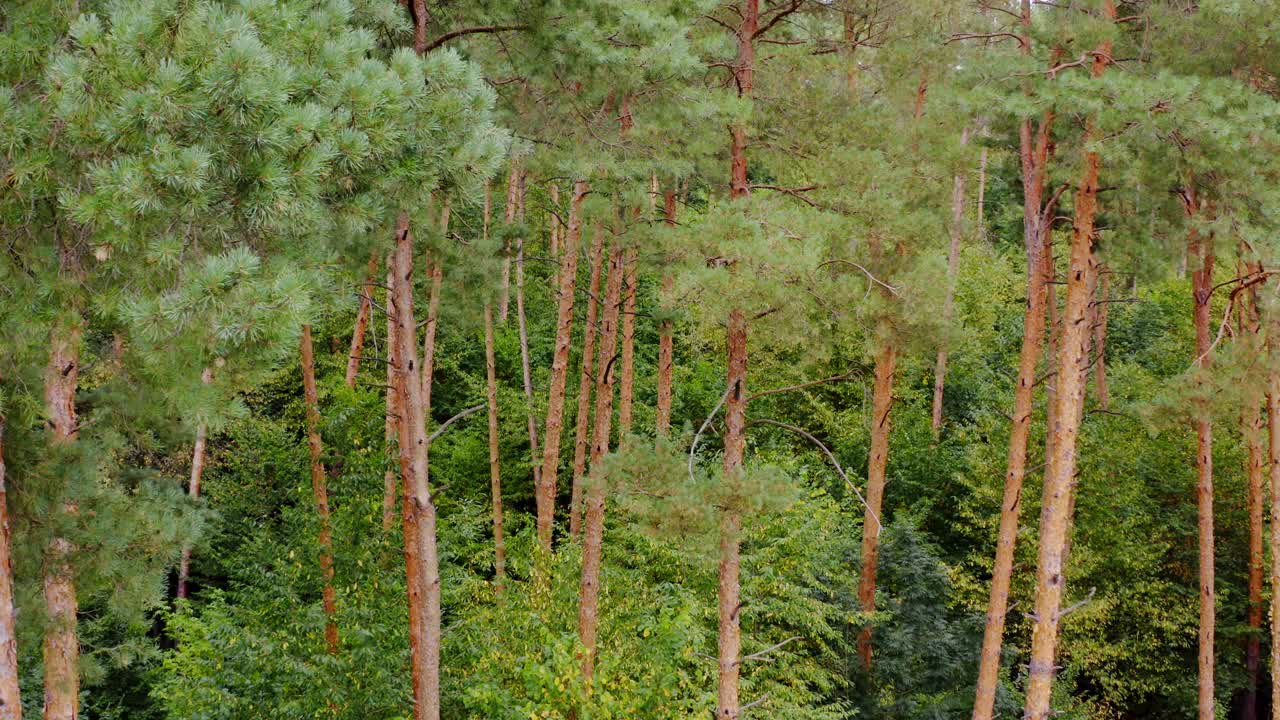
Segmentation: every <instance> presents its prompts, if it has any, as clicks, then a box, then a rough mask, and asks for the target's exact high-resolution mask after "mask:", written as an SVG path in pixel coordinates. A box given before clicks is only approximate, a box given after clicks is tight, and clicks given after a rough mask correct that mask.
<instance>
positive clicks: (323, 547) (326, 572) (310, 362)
mask: <svg viewBox="0 0 1280 720" xmlns="http://www.w3.org/2000/svg"><path fill="white" fill-rule="evenodd" d="M301 351H302V353H301V354H302V387H303V395H304V397H305V399H306V405H307V448H308V450H310V452H311V493H312V495H313V496H314V497H315V501H316V516H317V517H318V518H319V520H320V535H319V538H318V540H317V544H318V545H319V549H320V573H321V575H322V576H323V577H324V591H323V594H324V616H325V626H324V641H325V646H326V647H327V648H328V649H329V653H330V654H336V653H337V652H338V620H337V614H338V603H337V595H336V593H335V591H334V588H333V531H332V530H331V529H330V527H329V482H328V478H327V477H326V476H325V472H324V463H323V461H322V460H321V457H322V455H323V454H324V449H323V447H322V445H321V441H320V399H319V395H318V393H317V392H316V366H315V354H314V352H313V351H312V348H311V326H310V325H303V326H302V348H301Z"/></svg>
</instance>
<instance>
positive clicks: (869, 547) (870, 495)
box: [858, 339, 898, 668]
mask: <svg viewBox="0 0 1280 720" xmlns="http://www.w3.org/2000/svg"><path fill="white" fill-rule="evenodd" d="M882 343H883V344H882V345H881V346H880V352H879V353H878V354H877V355H876V365H875V379H876V382H875V389H874V391H873V392H872V396H871V454H870V456H869V457H868V458H867V508H866V513H865V516H864V519H863V521H862V576H861V578H860V580H859V582H858V604H859V606H860V607H861V608H862V611H863V612H865V613H873V612H875V610H876V569H877V564H878V560H879V556H880V531H881V529H882V528H881V527H880V522H881V521H880V518H881V517H882V513H881V508H882V507H883V505H884V488H885V469H886V468H887V467H888V464H889V430H890V423H889V412H890V410H891V409H892V408H893V375H894V372H895V370H896V367H897V363H898V353H897V351H896V350H895V349H894V347H893V345H892V343H891V341H889V340H888V339H885V340H883V341H882ZM858 655H859V657H861V658H862V665H863V667H865V668H870V667H871V626H870V625H868V626H867V627H865V628H863V630H862V632H861V633H860V634H859V635H858Z"/></svg>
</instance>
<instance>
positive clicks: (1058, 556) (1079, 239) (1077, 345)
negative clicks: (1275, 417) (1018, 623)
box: [1024, 0, 1116, 720]
mask: <svg viewBox="0 0 1280 720" xmlns="http://www.w3.org/2000/svg"><path fill="white" fill-rule="evenodd" d="M1103 12H1104V14H1105V16H1106V17H1107V18H1109V19H1111V20H1114V19H1115V16H1116V8H1115V4H1114V3H1113V2H1112V0H1104V3H1103ZM1110 58H1111V42H1110V41H1109V40H1106V41H1103V42H1102V43H1101V44H1100V45H1099V47H1098V52H1097V53H1096V54H1095V56H1094V60H1093V67H1092V69H1091V73H1092V76H1093V77H1094V78H1097V77H1098V76H1100V75H1101V74H1102V72H1103V71H1104V70H1105V69H1106V66H1107V63H1108V62H1109V61H1110ZM1092 135H1093V123H1092V121H1088V122H1087V123H1086V128H1085V138H1084V139H1085V146H1086V147H1087V146H1088V141H1089V139H1090V137H1091V136H1092ZM1098 166H1099V160H1098V154H1097V153H1096V152H1091V151H1086V152H1085V154H1084V171H1083V174H1082V177H1081V180H1080V185H1079V187H1078V188H1077V190H1076V195H1075V218H1074V227H1073V231H1072V236H1071V261H1070V265H1069V267H1068V271H1067V301H1066V306H1065V307H1064V308H1063V312H1062V314H1063V317H1062V330H1061V334H1060V339H1059V343H1060V346H1059V348H1058V362H1057V368H1058V373H1057V375H1056V377H1055V380H1056V384H1057V388H1056V394H1055V398H1054V407H1053V409H1052V413H1051V416H1050V421H1049V422H1050V429H1049V432H1050V433H1052V434H1053V435H1054V439H1053V456H1052V457H1051V458H1048V459H1047V460H1046V473H1045V479H1044V490H1043V499H1042V502H1041V511H1040V546H1039V549H1038V552H1037V560H1036V594H1035V615H1034V616H1033V617H1034V618H1035V622H1034V625H1033V628H1032V634H1031V661H1030V665H1029V668H1028V679H1027V690H1026V705H1025V710H1024V717H1025V718H1026V720H1048V718H1049V717H1050V715H1051V711H1050V708H1049V705H1050V699H1051V691H1052V688H1053V676H1054V661H1055V658H1056V655H1057V646H1058V624H1059V621H1060V620H1061V615H1060V613H1059V611H1060V609H1061V606H1062V593H1063V589H1064V586H1065V577H1064V575H1063V549H1064V546H1065V545H1066V542H1067V532H1068V528H1069V527H1070V524H1071V519H1070V517H1069V516H1068V514H1069V507H1070V504H1071V503H1070V496H1071V487H1072V483H1073V481H1074V477H1075V470H1076V435H1077V433H1078V432H1079V429H1080V418H1081V414H1080V408H1081V407H1082V406H1083V404H1084V377H1083V375H1082V374H1081V373H1082V372H1083V368H1084V366H1085V365H1086V364H1087V363H1088V358H1087V356H1086V354H1087V347H1088V342H1089V334H1088V329H1089V328H1088V322H1087V320H1088V316H1089V301H1090V297H1089V282H1090V278H1089V276H1090V275H1091V274H1092V272H1093V264H1094V256H1093V240H1094V222H1095V220H1096V219H1097V212H1098Z"/></svg>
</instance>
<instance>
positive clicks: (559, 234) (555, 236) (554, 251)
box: [549, 183, 564, 258]
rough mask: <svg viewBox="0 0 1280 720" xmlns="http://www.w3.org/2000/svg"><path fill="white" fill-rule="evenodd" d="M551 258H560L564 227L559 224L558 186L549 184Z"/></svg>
mask: <svg viewBox="0 0 1280 720" xmlns="http://www.w3.org/2000/svg"><path fill="white" fill-rule="evenodd" d="M549 193H550V195H551V209H552V212H551V213H550V215H551V257H553V258H559V257H560V244H561V243H560V241H561V240H562V239H563V235H564V226H563V225H562V224H561V223H560V186H559V185H557V184H555V183H551V187H550V188H549Z"/></svg>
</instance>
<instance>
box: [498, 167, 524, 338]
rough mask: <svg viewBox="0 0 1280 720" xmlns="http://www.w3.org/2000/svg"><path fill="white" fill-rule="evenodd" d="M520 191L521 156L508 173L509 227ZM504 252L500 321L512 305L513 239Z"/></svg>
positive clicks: (507, 221)
mask: <svg viewBox="0 0 1280 720" xmlns="http://www.w3.org/2000/svg"><path fill="white" fill-rule="evenodd" d="M519 193H520V160H519V158H512V159H511V169H510V171H508V173H507V205H506V214H505V216H504V217H505V220H506V223H507V227H511V226H512V225H514V224H515V222H516V204H517V195H519ZM503 250H504V252H503V254H502V276H501V280H500V284H499V291H498V321H499V322H502V323H505V322H506V321H507V315H508V314H509V311H508V308H509V307H510V305H511V300H510V297H511V241H510V240H507V241H506V246H505V247H504V249H503Z"/></svg>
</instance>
